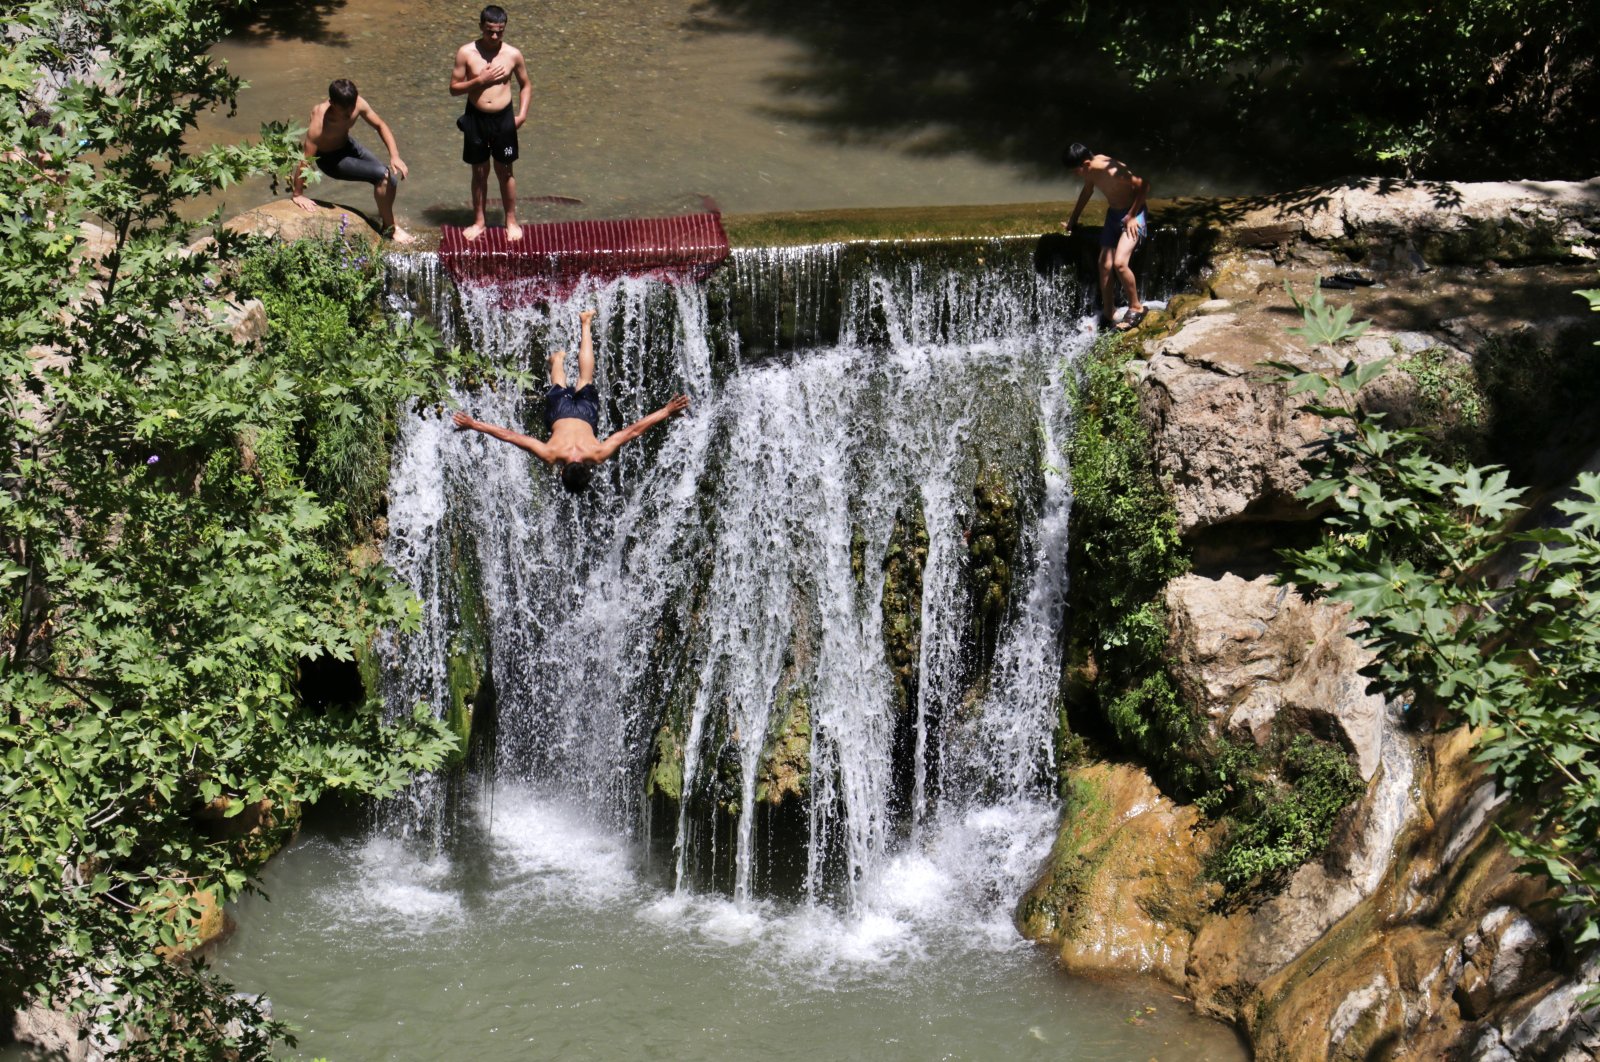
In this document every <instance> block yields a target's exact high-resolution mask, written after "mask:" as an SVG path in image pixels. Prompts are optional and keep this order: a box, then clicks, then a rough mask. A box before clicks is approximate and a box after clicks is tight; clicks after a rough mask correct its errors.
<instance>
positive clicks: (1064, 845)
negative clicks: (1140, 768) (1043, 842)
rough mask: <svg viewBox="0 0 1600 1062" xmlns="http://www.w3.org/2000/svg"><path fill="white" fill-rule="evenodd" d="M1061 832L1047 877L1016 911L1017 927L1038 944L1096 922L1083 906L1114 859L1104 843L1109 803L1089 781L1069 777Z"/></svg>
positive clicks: (1053, 847)
mask: <svg viewBox="0 0 1600 1062" xmlns="http://www.w3.org/2000/svg"><path fill="white" fill-rule="evenodd" d="M1062 798H1063V805H1064V807H1063V811H1062V827H1061V832H1060V833H1059V834H1057V835H1056V840H1055V844H1054V845H1053V846H1052V847H1051V849H1050V858H1049V860H1048V862H1047V863H1046V870H1045V873H1044V875H1043V876H1042V877H1041V878H1040V880H1039V883H1038V884H1037V885H1035V886H1034V887H1033V888H1032V889H1030V890H1029V891H1028V893H1027V895H1025V896H1024V897H1023V898H1022V901H1021V903H1019V904H1018V905H1017V922H1018V924H1019V925H1020V926H1021V927H1022V931H1023V932H1024V933H1025V934H1026V935H1028V936H1029V937H1032V938H1034V939H1043V938H1049V939H1070V938H1071V937H1072V936H1073V935H1074V933H1076V932H1077V930H1078V929H1079V928H1080V927H1081V926H1082V925H1083V923H1084V922H1085V920H1087V919H1088V918H1090V917H1093V912H1092V911H1090V910H1088V908H1087V905H1086V904H1085V903H1084V902H1083V897H1084V895H1085V894H1086V893H1087V892H1088V889H1089V885H1090V883H1091V882H1092V881H1093V880H1094V876H1095V874H1096V873H1097V872H1098V870H1099V869H1100V867H1101V866H1102V865H1103V864H1104V863H1105V860H1106V858H1107V856H1108V855H1109V853H1110V845H1109V844H1103V843H1102V844H1096V843H1095V842H1097V841H1103V840H1104V838H1105V835H1106V832H1107V828H1108V827H1109V825H1110V815H1111V803H1110V801H1109V799H1107V797H1106V795H1105V793H1104V792H1103V791H1102V790H1101V788H1100V786H1099V785H1097V784H1096V783H1095V782H1094V781H1093V780H1092V779H1091V778H1087V777H1084V776H1083V775H1082V774H1069V775H1068V776H1067V777H1066V778H1065V779H1064V781H1063V789H1062Z"/></svg>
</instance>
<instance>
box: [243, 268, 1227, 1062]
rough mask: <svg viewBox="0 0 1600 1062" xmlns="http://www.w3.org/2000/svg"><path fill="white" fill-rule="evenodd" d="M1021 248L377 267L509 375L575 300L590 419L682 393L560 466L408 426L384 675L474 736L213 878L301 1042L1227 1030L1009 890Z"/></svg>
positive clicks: (677, 1049)
mask: <svg viewBox="0 0 1600 1062" xmlns="http://www.w3.org/2000/svg"><path fill="white" fill-rule="evenodd" d="M1027 251H1028V248H1026V247H1022V246H1019V245H1016V244H1006V243H999V242H997V243H986V244H982V245H971V246H966V247H956V248H950V247H945V248H939V247H921V248H918V247H906V246H903V245H885V246H880V247H870V248H861V247H825V248H805V249H798V250H784V251H746V252H740V253H739V254H737V255H736V256H735V258H734V260H733V261H732V262H731V263H729V266H728V268H726V269H725V270H724V271H723V272H722V273H721V274H719V275H718V276H717V277H715V278H714V279H713V280H712V281H711V283H709V284H708V285H705V286H700V287H690V286H684V287H672V286H668V285H665V284H662V283H658V282H649V283H647V282H643V281H623V282H617V283H612V284H607V285H602V286H589V287H586V288H583V289H580V290H579V291H578V292H576V293H575V294H574V296H573V298H572V299H571V300H569V301H567V302H565V303H562V304H559V305H555V306H549V307H545V308H532V309H527V310H519V311H516V312H514V313H508V312H504V311H502V310H501V309H500V308H499V301H498V300H495V299H494V298H493V297H492V295H479V294H474V293H472V292H470V291H469V292H462V293H458V292H456V291H455V290H453V289H452V288H450V287H449V286H448V285H447V284H444V283H442V281H441V278H440V276H439V273H438V269H437V263H436V262H435V261H434V260H432V259H431V258H429V257H428V256H421V255H418V256H408V257H404V258H396V259H393V260H392V261H391V264H390V268H391V278H392V280H393V285H392V291H393V298H394V300H395V302H396V304H397V305H398V306H400V307H402V308H406V309H409V310H411V311H412V312H416V313H423V314H426V315H427V316H429V317H430V318H431V319H433V320H435V321H436V322H437V323H438V324H439V326H440V328H441V330H442V331H443V332H444V333H445V335H446V338H447V339H448V340H449V341H453V342H462V343H470V344H472V345H473V346H474V347H476V348H478V349H479V350H480V351H481V352H486V353H490V354H492V355H493V356H494V357H495V358H496V359H497V360H499V361H500V362H501V363H502V364H503V365H505V366H507V367H508V368H512V369H519V370H526V371H528V372H529V373H532V374H536V375H538V376H542V375H543V370H544V362H545V354H546V352H548V351H549V350H551V349H552V348H558V349H566V350H569V351H570V350H573V349H575V348H576V346H577V339H578V328H577V314H578V311H579V310H580V309H581V308H586V307H590V306H593V307H595V308H596V309H597V310H598V317H597V318H596V324H597V326H598V327H597V329H596V340H597V347H598V351H597V353H598V354H599V370H598V377H599V379H598V384H599V389H600V392H601V395H602V398H603V402H602V410H601V418H602V423H601V430H602V433H603V432H605V431H609V430H614V429H616V428H617V427H619V426H621V425H623V424H625V423H627V422H629V421H631V420H633V419H635V418H637V417H639V416H641V415H643V414H645V413H647V412H649V411H650V410H652V409H655V408H657V407H659V406H660V405H661V404H662V403H663V402H665V401H666V400H667V398H668V397H669V396H670V395H671V394H673V393H675V392H679V391H687V392H688V393H689V394H691V395H692V396H693V408H692V415H691V416H687V417H680V418H676V419H674V420H673V421H670V422H669V423H668V424H667V425H666V426H664V427H663V428H659V429H657V430H656V431H654V432H652V433H651V434H650V435H647V436H646V437H645V438H644V439H643V440H641V441H640V442H638V443H633V444H630V445H629V446H628V447H626V448H624V449H623V450H622V451H621V453H620V454H619V455H618V457H617V458H616V459H614V461H613V462H611V463H609V464H608V465H607V466H606V467H605V470H604V473H603V474H601V475H597V476H596V477H595V483H594V485H593V487H592V488H591V492H590V494H589V495H588V496H585V497H582V498H574V497H572V496H570V495H568V494H566V493H565V492H564V491H563V490H562V489H561V488H560V486H559V485H558V484H557V482H556V480H555V477H554V476H553V475H552V474H550V473H549V472H548V471H547V470H546V469H544V468H543V467H542V466H541V465H539V464H538V463H537V462H536V461H535V460H533V459H532V458H531V457H530V455H528V454H526V453H524V452H523V451H521V450H518V449H516V448H514V447H511V446H508V445H505V444H502V443H499V442H496V441H494V440H490V439H487V438H485V437H483V436H481V435H478V434H476V433H456V432H454V431H453V430H452V429H451V428H450V427H449V422H448V420H447V419H446V418H445V417H444V416H443V414H442V412H441V411H436V410H423V411H421V412H420V413H418V414H417V415H414V416H411V417H409V418H408V419H407V420H406V421H405V423H404V424H403V426H402V430H401V433H400V438H399V440H398V443H397V450H396V454H395V459H394V464H393V466H392V473H391V474H392V479H391V484H390V504H389V509H388V520H389V538H388V546H387V550H388V558H389V561H390V563H391V564H392V565H393V566H394V567H395V569H396V570H397V571H398V572H399V573H400V574H401V576H402V577H403V578H404V579H405V580H406V581H407V582H408V583H409V584H410V585H411V586H412V587H413V588H415V589H416V590H417V592H418V593H419V595H420V596H421V597H422V599H423V608H424V617H423V623H422V625H421V629H420V630H418V631H417V632H416V633H415V634H412V635H407V636H404V637H397V638H394V639H392V640H391V641H389V642H388V643H387V644H385V645H383V646H381V647H380V650H381V656H382V663H383V665H384V674H385V681H386V693H387V696H388V698H389V701H390V704H391V707H392V710H393V711H395V712H401V711H409V710H410V709H411V707H412V706H413V705H414V704H415V703H417V702H418V701H422V702H426V703H428V704H429V705H431V706H433V708H434V709H435V710H437V711H440V712H442V713H447V714H448V715H449V717H450V718H451V720H452V723H453V725H454V724H455V723H457V722H461V721H460V720H459V719H458V718H457V716H458V715H459V714H460V711H461V709H462V707H463V705H464V704H465V703H467V702H468V701H470V703H471V704H472V706H473V707H474V709H475V711H476V717H475V718H473V719H472V720H471V727H472V732H473V735H474V738H473V742H474V752H473V755H472V756H471V757H469V759H468V760H467V762H466V763H465V764H464V765H461V766H458V767H456V768H454V769H452V770H451V771H447V772H441V774H440V776H439V777H438V778H436V779H431V780H426V781H424V782H423V783H420V784H418V785H417V786H415V787H414V788H413V789H412V791H411V792H409V793H408V794H407V797H406V798H405V799H403V800H399V801H396V802H393V803H391V804H390V805H388V806H387V807H386V808H384V809H383V818H382V819H381V821H380V822H378V823H377V824H376V827H375V828H373V827H372V826H371V825H370V824H369V826H368V827H367V828H366V829H364V830H362V831H361V832H360V833H357V834H354V835H352V834H350V833H348V832H346V831H345V829H344V827H345V824H344V823H341V822H340V821H339V820H338V819H337V818H336V817H334V818H329V819H322V818H321V817H319V818H318V821H312V820H310V819H308V822H307V825H306V828H305V829H304V830H303V831H302V833H301V835H300V837H299V839H298V840H297V841H296V842H295V843H294V844H293V845H292V846H291V848H290V849H289V850H288V851H286V852H285V853H284V854H283V855H282V856H280V857H279V858H278V859H275V860H274V861H273V863H272V864H271V865H270V866H269V867H268V869H267V873H266V881H265V883H264V884H265V887H266V888H267V889H268V890H269V891H270V892H271V894H272V896H273V899H274V902H272V903H270V904H267V903H263V902H258V901H256V900H251V901H249V902H248V903H247V904H246V905H245V907H244V909H243V910H242V911H241V917H240V921H241V924H242V926H244V927H245V929H244V931H243V932H241V933H240V934H239V935H238V936H237V937H236V938H234V939H233V940H231V941H229V942H228V943H227V944H226V945H224V947H223V950H222V951H221V952H220V953H219V956H218V964H219V967H220V968H221V970H222V971H223V973H224V975H225V976H228V977H229V978H230V979H232V980H234V981H236V982H237V983H239V984H240V985H241V986H248V987H249V988H250V989H251V990H252V991H265V992H268V993H270V995H271V997H272V999H273V1003H274V1007H275V1012H276V1013H277V1015H278V1016H279V1017H282V1018H286V1019H287V1020H289V1021H292V1022H294V1023H296V1024H297V1025H298V1026H299V1030H298V1032H299V1035H300V1036H301V1043H302V1045H303V1050H304V1051H305V1052H306V1053H304V1054H302V1055H301V1056H299V1057H302V1058H313V1057H315V1056H318V1055H327V1056H331V1057H338V1058H348V1059H372V1060H378V1059H395V1058H408V1059H409V1058H475V1059H482V1060H484V1062H490V1060H498V1059H507V1060H510V1059H522V1058H527V1057H531V1056H537V1057H562V1058H566V1057H583V1058H618V1059H622V1058H630V1059H631V1058H639V1057H696V1058H745V1057H750V1056H752V1055H760V1057H763V1058H771V1059H794V1060H797V1062H800V1060H805V1062H810V1060H813V1059H816V1058H843V1057H862V1056H863V1055H867V1054H871V1055H872V1056H874V1057H883V1058H905V1059H920V1058H928V1057H963V1058H987V1057H1007V1058H1028V1059H1040V1060H1044V1059H1049V1058H1059V1057H1063V1055H1065V1056H1068V1057H1093V1058H1105V1059H1126V1060H1128V1062H1138V1060H1140V1059H1145V1058H1149V1057H1151V1056H1152V1055H1157V1054H1159V1055H1160V1056H1161V1057H1163V1058H1174V1059H1180V1060H1185V1062H1199V1060H1201V1059H1227V1060H1230V1062H1231V1060H1233V1059H1237V1058H1239V1057H1242V1056H1241V1054H1240V1052H1239V1050H1238V1047H1237V1044H1236V1043H1235V1042H1234V1041H1233V1038H1232V1035H1231V1034H1230V1033H1229V1032H1228V1031H1227V1030H1225V1029H1221V1028H1220V1027H1216V1026H1212V1025H1209V1024H1207V1023H1205V1022H1202V1021H1200V1020H1198V1019H1195V1018H1193V1017H1192V1016H1190V1015H1188V1014H1187V1013H1186V1012H1185V1011H1184V1010H1183V1009H1182V1008H1173V1007H1172V1006H1171V1005H1170V1004H1169V1003H1168V1002H1167V1001H1166V993H1165V991H1164V990H1159V991H1156V990H1149V992H1148V994H1147V990H1146V989H1143V988H1139V987H1136V986H1135V987H1129V986H1112V985H1100V984H1096V983H1092V982H1085V981H1081V980H1073V979H1065V978H1061V977H1059V976H1058V975H1057V972H1056V971H1053V970H1052V966H1051V961H1050V959H1049V958H1048V957H1047V956H1045V955H1043V954H1041V953H1039V952H1037V951H1036V950H1035V949H1033V948H1031V947H1029V946H1027V945H1026V944H1025V943H1024V942H1023V941H1022V940H1021V938H1020V937H1019V936H1018V935H1017V933H1016V930H1015V928H1014V927H1013V924H1012V908H1013V906H1014V904H1015V902H1016V899H1017V897H1018V896H1019V895H1020V894H1021V892H1022V891H1023V889H1024V888H1025V887H1026V886H1027V885H1028V884H1029V883H1030V879H1031V878H1032V876H1033V875H1034V874H1035V873H1036V872H1037V870H1038V867H1039V864H1040V863H1041V861H1042V859H1043V858H1044V855H1045V853H1046V851H1047V849H1048V846H1049V843H1050V838H1051V836H1052V833H1053V830H1054V828H1055V825H1056V818H1057V809H1056V806H1055V804H1054V801H1053V800H1052V798H1051V794H1050V791H1049V788H1050V787H1049V784H1048V783H1049V781H1050V779H1051V777H1052V774H1053V772H1052V770H1051V748H1052V744H1051V743H1052V736H1053V734H1054V730H1055V720H1056V699H1057V692H1056V688H1057V684H1058V676H1059V674H1060V670H1061V667H1060V664H1061V662H1060V655H1059V654H1060V631H1061V619H1062V612H1063V609H1064V608H1065V600H1066V585H1065V571H1064V560H1063V558H1064V555H1065V547H1066V528H1067V518H1068V515H1069V506H1070V494H1069V491H1068V489H1067V480H1066V475H1065V472H1066V470H1065V469H1064V467H1063V462H1062V458H1061V454H1060V449H1061V446H1060V444H1061V441H1062V440H1063V438H1064V433H1065V431H1066V430H1067V424H1066V419H1067V413H1066V409H1065V401H1064V395H1063V387H1064V386H1065V378H1066V375H1067V371H1068V369H1067V363H1068V362H1069V361H1070V359H1071V357H1072V355H1073V354H1074V353H1075V352H1076V351H1077V350H1079V349H1081V347H1082V346H1083V344H1084V342H1085V337H1084V336H1083V334H1082V333H1081V332H1080V331H1079V330H1078V329H1079V327H1080V324H1081V323H1082V322H1081V320H1080V315H1082V314H1084V313H1086V312H1087V306H1086V305H1085V302H1084V297H1083V294H1082V291H1081V289H1080V288H1079V286H1078V284H1077V283H1076V282H1075V281H1074V280H1073V279H1072V278H1060V279H1047V278H1039V277H1037V276H1035V274H1034V273H1033V270H1032V269H1031V268H1030V266H1029V263H1028V262H1026V261H1025V258H1026V256H1027ZM572 368H573V366H572V365H571V364H570V363H569V366H568V370H569V372H570V371H571V370H572ZM454 397H455V400H456V401H458V402H460V403H461V404H462V405H464V406H466V407H467V408H469V409H470V410H472V411H473V412H474V413H476V414H477V415H478V416H480V417H482V418H483V419H486V420H490V421H495V422H500V423H508V424H511V425H514V426H518V425H525V426H535V425H538V421H539V420H540V419H542V418H541V417H540V413H541V409H540V406H541V398H540V396H539V393H538V391H537V390H532V389H530V390H523V389H522V388H521V387H519V386H516V385H511V384H508V383H504V382H502V383H500V384H499V385H498V386H496V387H495V388H492V389H491V388H487V387H472V388H466V387H464V388H463V389H462V391H461V392H460V393H459V394H457V395H456V396H454ZM468 692H470V693H471V697H470V698H468V697H466V694H467V693H468ZM462 729H465V727H464V725H463V727H462ZM1152 999H1154V1001H1155V1002H1156V1003H1159V1004H1160V1006H1159V1008H1158V1007H1156V1006H1154V1005H1151V1000H1152ZM1158 1010H1159V1013H1157V1011H1158ZM1130 1012H1136V1013H1137V1014H1138V1019H1137V1021H1136V1022H1134V1023H1130V1022H1129V1021H1128V1020H1127V1016H1128V1015H1129V1013H1130Z"/></svg>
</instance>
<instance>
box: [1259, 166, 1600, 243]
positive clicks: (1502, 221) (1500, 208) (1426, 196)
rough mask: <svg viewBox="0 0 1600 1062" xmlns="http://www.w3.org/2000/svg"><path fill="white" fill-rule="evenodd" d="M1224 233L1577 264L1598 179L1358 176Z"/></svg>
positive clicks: (1596, 202) (1598, 210) (1589, 233)
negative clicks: (1469, 180) (1465, 180)
mask: <svg viewBox="0 0 1600 1062" xmlns="http://www.w3.org/2000/svg"><path fill="white" fill-rule="evenodd" d="M1232 228H1233V230H1234V231H1235V232H1236V233H1238V236H1236V237H1235V239H1236V242H1240V243H1241V244H1244V245H1250V244H1263V243H1270V242H1284V241H1288V240H1293V239H1295V238H1296V237H1303V238H1306V239H1310V240H1315V241H1324V242H1335V241H1345V242H1351V241H1353V242H1359V243H1362V244H1365V245H1374V244H1379V245H1391V246H1393V247H1394V250H1393V251H1392V252H1390V255H1391V257H1392V258H1394V259H1395V260H1397V261H1402V262H1403V261H1405V260H1408V259H1411V258H1413V257H1415V258H1420V259H1422V260H1423V261H1424V262H1427V261H1483V260H1485V259H1493V260H1495V261H1498V262H1501V263H1506V262H1517V261H1528V260H1537V259H1550V258H1559V257H1566V256H1574V257H1576V256H1575V255H1574V254H1573V249H1574V248H1575V247H1577V248H1581V247H1585V246H1587V245H1590V244H1593V243H1594V242H1595V238H1596V236H1597V235H1600V178H1595V179H1593V180H1589V181H1490V182H1484V183H1479V184H1457V183H1453V182H1443V181H1400V180H1393V179H1374V178H1366V179H1361V180H1357V181H1353V182H1351V183H1349V184H1346V185H1344V186H1342V187H1334V188H1311V189H1305V190H1303V191H1302V192H1299V193H1297V194H1295V195H1292V196H1288V197H1283V198H1280V199H1279V200H1278V201H1276V202H1274V203H1272V204H1271V205H1268V206H1264V207H1260V208H1256V209H1249V210H1246V211H1244V212H1242V213H1241V215H1240V216H1239V217H1238V218H1237V219H1236V220H1235V222H1234V225H1233V226H1232ZM1261 233H1280V235H1279V238H1278V239H1277V240H1273V239H1263V238H1259V236H1258V234H1261Z"/></svg>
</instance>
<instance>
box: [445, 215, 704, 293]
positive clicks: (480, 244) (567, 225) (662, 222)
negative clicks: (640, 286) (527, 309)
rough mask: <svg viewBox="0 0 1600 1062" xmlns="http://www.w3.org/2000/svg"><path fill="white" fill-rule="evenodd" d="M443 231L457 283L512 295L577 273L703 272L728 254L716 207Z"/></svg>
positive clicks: (566, 282)
mask: <svg viewBox="0 0 1600 1062" xmlns="http://www.w3.org/2000/svg"><path fill="white" fill-rule="evenodd" d="M441 231H442V236H441V239H440V241H439V260H440V261H441V262H442V263H443V264H444V267H445V269H446V270H448V271H449V273H450V276H451V279H453V280H454V281H455V282H456V284H457V285H459V286H461V287H493V288H498V289H501V291H502V292H503V293H504V295H505V296H507V297H508V298H509V300H510V301H513V302H518V303H523V302H528V301H533V300H536V299H540V298H549V297H551V296H552V295H556V294H559V293H561V292H562V291H563V290H570V289H571V287H572V285H573V284H575V283H576V282H577V280H578V278H579V277H583V276H598V277H615V276H622V275H623V274H656V275H661V276H665V277H668V278H673V279H677V278H685V277H696V278H698V277H704V276H707V275H709V274H710V273H711V271H712V270H714V269H716V267H717V266H718V265H720V264H722V262H723V260H724V259H726V258H727V257H728V234H727V233H726V232H724V231H723V228H722V215H721V214H718V213H715V212H708V213H703V214H684V215H680V216H678V217H670V218H624V219H620V220H614V221H561V222H553V223H550V224H545V225H524V226H523V227H522V239H520V240H518V241H517V242H516V243H511V242H510V241H508V240H507V239H506V230H505V229H503V228H490V229H485V230H484V233H483V235H481V236H479V237H478V238H477V239H476V240H473V241H472V242H471V243H468V242H467V241H466V240H465V239H463V238H462V236H461V229H460V228H459V227H458V226H455V225H445V226H444V227H443V229H442V230H441Z"/></svg>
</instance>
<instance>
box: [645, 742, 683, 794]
mask: <svg viewBox="0 0 1600 1062" xmlns="http://www.w3.org/2000/svg"><path fill="white" fill-rule="evenodd" d="M644 788H645V794H646V795H647V796H651V797H654V796H662V797H666V798H667V799H668V800H672V801H679V800H682V799H683V738H682V736H681V735H680V734H679V733H678V732H677V730H676V729H675V728H674V727H672V726H671V725H670V724H669V725H664V726H662V727H661V729H659V730H657V731H656V739H655V742H654V743H653V744H652V745H651V760H650V766H649V769H648V770H647V771H646V772H645V780H644Z"/></svg>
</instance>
